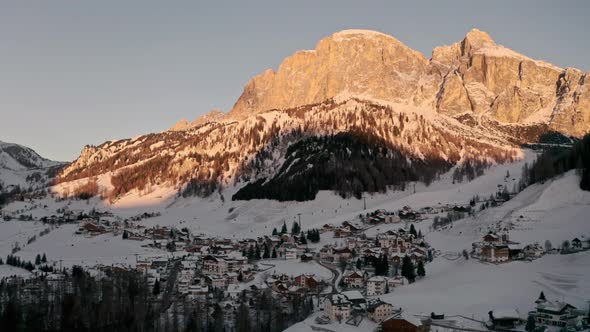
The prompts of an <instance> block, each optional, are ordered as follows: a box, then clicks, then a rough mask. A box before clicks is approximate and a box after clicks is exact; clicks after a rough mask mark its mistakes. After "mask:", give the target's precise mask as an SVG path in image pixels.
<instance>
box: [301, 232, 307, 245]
mask: <svg viewBox="0 0 590 332" xmlns="http://www.w3.org/2000/svg"><path fill="white" fill-rule="evenodd" d="M300 242H301V244H307V239H306V238H305V235H303V234H301V237H300Z"/></svg>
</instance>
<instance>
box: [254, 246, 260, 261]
mask: <svg viewBox="0 0 590 332" xmlns="http://www.w3.org/2000/svg"><path fill="white" fill-rule="evenodd" d="M254 258H255V259H260V247H259V246H258V243H256V250H255V252H254Z"/></svg>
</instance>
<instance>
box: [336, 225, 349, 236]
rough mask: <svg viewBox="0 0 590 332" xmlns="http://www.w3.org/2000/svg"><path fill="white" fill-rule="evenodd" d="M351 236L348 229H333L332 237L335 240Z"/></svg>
mask: <svg viewBox="0 0 590 332" xmlns="http://www.w3.org/2000/svg"><path fill="white" fill-rule="evenodd" d="M351 235H352V232H351V231H350V229H348V228H345V227H338V228H336V229H334V237H335V238H343V237H349V236H351Z"/></svg>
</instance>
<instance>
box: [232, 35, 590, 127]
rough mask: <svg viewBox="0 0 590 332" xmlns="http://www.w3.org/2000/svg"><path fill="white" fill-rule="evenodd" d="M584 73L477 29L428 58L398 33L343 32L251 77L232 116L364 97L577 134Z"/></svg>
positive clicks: (583, 117) (582, 117)
mask: <svg viewBox="0 0 590 332" xmlns="http://www.w3.org/2000/svg"><path fill="white" fill-rule="evenodd" d="M585 77H586V74H585V73H583V72H580V71H578V70H575V69H569V68H568V69H567V70H564V69H562V68H559V67H556V66H553V65H551V64H549V63H546V62H543V61H538V60H533V59H531V58H528V57H526V56H524V55H522V54H519V53H517V52H515V51H512V50H510V49H508V48H505V47H503V46H501V45H498V44H496V42H495V41H494V40H493V39H492V38H491V37H490V35H488V34H487V33H486V32H483V31H480V30H477V29H473V30H471V31H470V32H468V33H467V35H466V36H465V38H464V39H463V40H462V41H460V42H457V43H455V44H452V45H450V46H441V47H437V48H435V49H434V50H433V52H432V58H431V59H430V60H428V59H426V58H425V57H424V56H423V55H422V54H420V53H419V52H417V51H414V50H412V49H411V48H409V47H408V46H406V45H404V44H403V43H402V42H400V41H399V40H397V39H395V38H394V37H391V36H388V35H385V34H382V33H379V32H375V31H366V30H345V31H341V32H338V33H335V34H334V35H332V36H329V37H327V38H324V39H322V40H321V41H320V42H319V43H318V45H317V46H316V49H315V50H311V51H300V52H297V53H295V54H293V55H292V56H290V57H288V58H286V59H285V60H284V61H283V63H282V64H281V65H280V67H279V68H278V70H277V71H276V72H275V71H274V70H271V69H269V70H267V71H265V72H263V73H262V74H260V75H258V76H256V77H254V78H253V79H252V80H250V82H248V84H247V85H246V86H245V88H244V92H243V93H242V95H241V96H240V98H239V99H238V101H237V102H236V104H235V105H234V107H233V109H232V111H231V112H230V117H231V118H235V119H241V118H245V117H247V116H249V115H252V114H257V113H260V112H264V111H268V110H271V109H286V108H292V107H296V106H300V105H308V104H315V103H320V102H322V101H324V100H326V99H328V98H333V97H336V96H360V97H363V98H371V99H375V100H380V101H387V102H392V103H403V104H408V105H415V106H418V107H424V108H426V109H432V110H433V111H436V112H439V113H441V114H445V115H450V116H454V115H458V114H461V113H465V112H471V113H474V114H478V115H482V116H487V117H489V118H491V119H494V120H497V121H500V122H502V123H508V124H511V123H514V124H523V123H547V124H549V125H550V126H551V128H553V129H555V130H558V131H561V132H563V133H566V134H571V135H576V136H580V135H583V134H584V133H585V132H587V131H588V130H589V129H590V121H589V116H590V115H589V112H590V111H589V108H588V100H589V99H588V98H589V97H588V91H587V90H588V88H587V85H585Z"/></svg>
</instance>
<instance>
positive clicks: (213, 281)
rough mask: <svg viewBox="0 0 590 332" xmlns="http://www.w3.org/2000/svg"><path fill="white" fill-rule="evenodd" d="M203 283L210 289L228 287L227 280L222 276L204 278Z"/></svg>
mask: <svg viewBox="0 0 590 332" xmlns="http://www.w3.org/2000/svg"><path fill="white" fill-rule="evenodd" d="M205 282H206V283H207V285H209V286H210V287H211V288H214V289H222V288H225V287H226V286H227V285H228V283H227V279H226V278H224V277H222V276H218V275H208V276H206V277H205Z"/></svg>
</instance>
